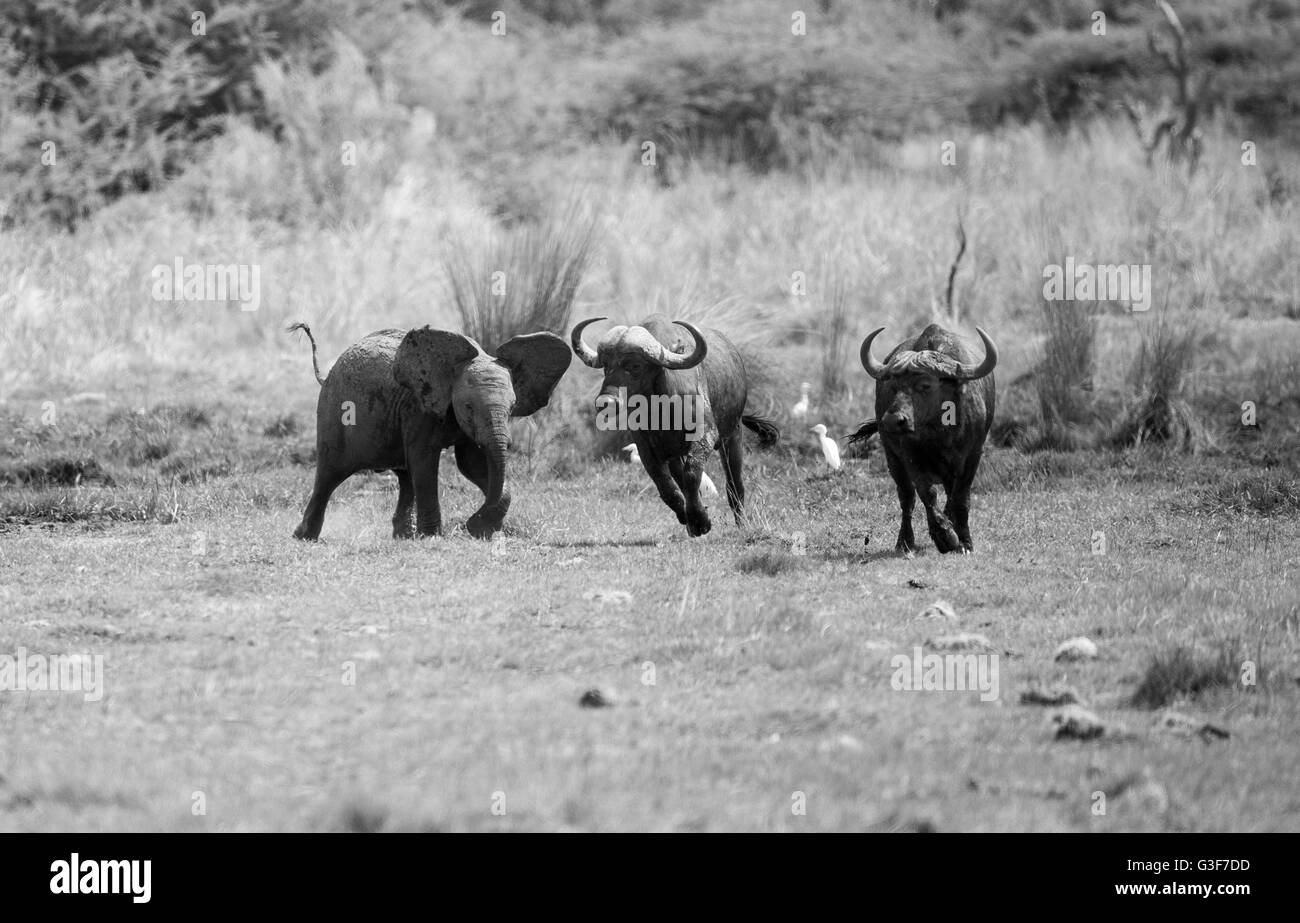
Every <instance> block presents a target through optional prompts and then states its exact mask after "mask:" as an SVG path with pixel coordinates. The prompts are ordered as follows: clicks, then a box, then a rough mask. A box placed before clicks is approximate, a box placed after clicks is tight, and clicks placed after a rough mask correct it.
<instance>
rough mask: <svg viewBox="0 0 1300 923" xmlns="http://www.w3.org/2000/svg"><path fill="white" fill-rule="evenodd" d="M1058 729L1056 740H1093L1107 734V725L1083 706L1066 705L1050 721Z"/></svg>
mask: <svg viewBox="0 0 1300 923" xmlns="http://www.w3.org/2000/svg"><path fill="white" fill-rule="evenodd" d="M1048 720H1049V721H1050V722H1051V723H1052V724H1053V725H1054V726H1055V727H1056V739H1057V740H1062V739H1070V740H1093V739H1094V738H1097V737H1101V736H1102V735H1103V734H1105V733H1106V723H1105V722H1104V721H1102V720H1101V719H1100V718H1098V717H1097V716H1096V715H1094V714H1093V713H1092V712H1090V711H1088V709H1086V708H1084V707H1083V706H1082V705H1066V706H1065V707H1064V708H1059V709H1057V710H1056V711H1054V712H1052V714H1051V717H1050V718H1049V719H1048Z"/></svg>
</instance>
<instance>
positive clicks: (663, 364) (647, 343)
mask: <svg viewBox="0 0 1300 923" xmlns="http://www.w3.org/2000/svg"><path fill="white" fill-rule="evenodd" d="M604 319H605V318H603V317H592V318H589V319H587V320H584V321H583V322H582V323H580V324H578V325H577V326H576V327H574V328H573V334H572V337H571V339H572V343H573V351H574V352H575V353H576V354H577V356H578V358H579V359H581V360H582V361H583V362H584V363H586V364H587V365H589V366H591V367H592V368H593V369H604V371H605V381H604V383H603V384H602V385H601V389H600V396H601V397H602V398H606V399H608V398H617V397H618V395H619V393H620V391H619V389H620V388H622V389H626V390H624V391H623V392H622V393H624V394H651V393H653V392H654V391H655V390H656V384H657V382H658V380H659V374H660V373H661V372H662V371H664V370H665V369H666V370H668V371H681V370H685V369H693V368H695V367H696V366H697V365H699V364H700V363H701V362H703V361H704V357H705V356H706V355H708V351H709V347H708V344H707V343H705V341H704V335H703V334H702V333H700V331H699V330H697V329H696V328H695V327H693V326H691V325H690V324H688V323H686V322H685V321H674V323H675V324H677V325H679V326H681V327H684V328H686V329H687V330H688V331H690V334H691V336H692V337H693V338H694V340H695V345H694V349H692V350H691V352H690V353H687V354H685V355H683V354H681V353H676V352H673V351H672V350H670V349H668V347H666V346H664V344H663V343H660V342H659V340H657V339H656V338H655V337H654V335H653V334H651V333H650V331H649V330H647V329H646V328H645V327H641V326H639V325H633V326H631V327H628V326H624V325H622V324H620V325H619V326H617V327H611V328H610V329H609V330H607V331H606V332H605V335H604V336H603V337H601V338H600V343H599V344H597V346H596V348H595V349H592V348H591V347H590V346H588V345H587V344H586V342H584V341H583V339H582V331H583V329H584V328H586V327H587V325H588V324H594V323H596V322H597V321H602V320H604Z"/></svg>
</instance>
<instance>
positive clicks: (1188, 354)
mask: <svg viewBox="0 0 1300 923" xmlns="http://www.w3.org/2000/svg"><path fill="white" fill-rule="evenodd" d="M1139 330H1140V336H1141V345H1140V346H1139V349H1138V355H1137V360H1136V361H1135V362H1134V365H1133V373H1132V386H1133V389H1134V392H1135V393H1136V394H1137V395H1138V397H1137V399H1136V401H1135V402H1134V403H1133V404H1132V406H1131V407H1130V409H1129V410H1128V412H1127V413H1126V414H1125V415H1124V417H1123V419H1121V421H1120V423H1119V426H1118V427H1117V428H1116V430H1115V432H1114V434H1113V436H1112V440H1113V442H1114V443H1115V445H1117V446H1121V447H1122V446H1137V445H1144V444H1147V443H1160V444H1164V445H1168V446H1171V447H1173V448H1177V449H1180V450H1182V451H1196V450H1197V449H1200V448H1202V447H1204V446H1205V445H1206V444H1207V443H1208V442H1209V433H1208V430H1207V429H1206V428H1205V426H1204V425H1202V424H1201V423H1200V422H1199V421H1198V420H1197V419H1196V416H1195V414H1194V413H1193V411H1192V408H1191V405H1190V404H1189V403H1188V401H1187V399H1186V397H1185V393H1184V392H1185V390H1186V383H1187V379H1188V375H1189V373H1190V372H1191V370H1192V363H1193V362H1194V361H1195V359H1196V344H1197V339H1198V337H1199V335H1200V328H1199V325H1198V323H1197V321H1196V319H1195V317H1194V316H1192V315H1191V314H1190V313H1189V312H1186V311H1184V312H1180V313H1179V314H1177V315H1175V313H1174V312H1172V311H1170V310H1169V309H1168V308H1164V309H1162V310H1161V311H1159V312H1158V313H1157V314H1156V315H1155V317H1154V318H1151V319H1149V320H1148V321H1146V322H1145V323H1143V324H1142V325H1141V327H1140V328H1139Z"/></svg>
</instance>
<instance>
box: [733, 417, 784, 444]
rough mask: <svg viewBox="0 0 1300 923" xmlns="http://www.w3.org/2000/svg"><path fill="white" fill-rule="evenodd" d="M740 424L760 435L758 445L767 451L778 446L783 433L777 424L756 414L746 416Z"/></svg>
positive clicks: (741, 419)
mask: <svg viewBox="0 0 1300 923" xmlns="http://www.w3.org/2000/svg"><path fill="white" fill-rule="evenodd" d="M740 422H741V423H744V424H745V425H746V426H748V427H749V428H750V429H752V430H753V431H754V432H755V433H757V434H758V444H759V445H760V446H761V447H763V448H765V449H770V448H771V447H772V446H774V445H776V441H777V440H778V439H780V438H781V431H780V430H779V429H777V426H776V424H775V423H773V422H772V421H771V420H769V419H767V418H766V417H760V416H759V415H758V414H756V413H747V414H744V415H743V416H741V418H740Z"/></svg>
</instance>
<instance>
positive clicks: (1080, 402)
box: [1035, 261, 1097, 448]
mask: <svg viewBox="0 0 1300 923" xmlns="http://www.w3.org/2000/svg"><path fill="white" fill-rule="evenodd" d="M1062 262H1063V261H1062ZM1095 313H1096V303H1095V302H1091V301H1044V302H1043V321H1044V326H1045V328H1046V332H1047V338H1046V339H1045V340H1044V342H1043V360H1042V363H1041V364H1040V366H1039V368H1038V374H1037V376H1036V378H1035V381H1036V384H1037V385H1038V405H1039V411H1040V412H1041V414H1042V418H1043V437H1044V440H1045V441H1046V442H1048V443H1049V444H1052V445H1057V444H1059V445H1060V447H1062V448H1067V447H1073V442H1074V437H1073V435H1072V434H1073V433H1074V432H1076V431H1077V427H1078V426H1079V425H1081V424H1085V423H1088V422H1090V421H1091V417H1092V401H1091V397H1090V392H1091V390H1092V376H1093V369H1094V364H1095V362H1096V344H1097V330H1096V325H1095V322H1094V318H1093V316H1094V314H1095Z"/></svg>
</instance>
